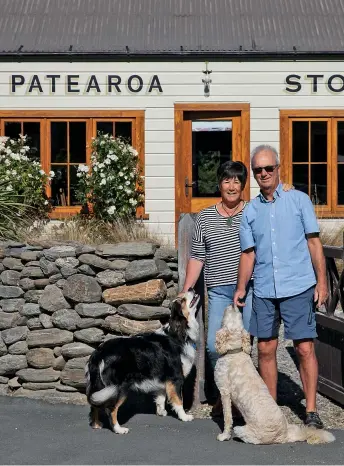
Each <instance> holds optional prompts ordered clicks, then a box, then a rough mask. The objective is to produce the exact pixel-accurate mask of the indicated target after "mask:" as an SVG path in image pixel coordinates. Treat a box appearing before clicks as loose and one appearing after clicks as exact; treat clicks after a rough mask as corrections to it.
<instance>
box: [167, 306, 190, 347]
mask: <svg viewBox="0 0 344 466" xmlns="http://www.w3.org/2000/svg"><path fill="white" fill-rule="evenodd" d="M183 304H184V306H185V300H183V299H180V298H177V299H175V300H174V301H173V303H172V307H171V317H170V330H171V332H173V333H175V334H176V335H178V337H179V338H183V337H184V334H185V332H186V328H187V316H185V314H184V312H183V311H184V310H185V309H184V306H183Z"/></svg>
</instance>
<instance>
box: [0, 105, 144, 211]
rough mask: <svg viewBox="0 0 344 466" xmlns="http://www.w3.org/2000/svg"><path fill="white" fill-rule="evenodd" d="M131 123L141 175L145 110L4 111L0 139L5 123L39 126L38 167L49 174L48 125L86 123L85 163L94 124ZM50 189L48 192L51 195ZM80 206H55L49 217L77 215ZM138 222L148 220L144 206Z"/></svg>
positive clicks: (1, 115)
mask: <svg viewBox="0 0 344 466" xmlns="http://www.w3.org/2000/svg"><path fill="white" fill-rule="evenodd" d="M98 120H102V121H106V120H108V121H111V120H119V121H132V122H135V124H133V141H132V143H133V147H134V148H135V149H136V150H137V151H138V153H139V163H140V167H141V174H142V176H144V174H145V173H144V171H145V152H144V150H145V140H144V136H145V134H144V122H145V111H144V110H88V109H85V110H3V111H0V136H1V135H4V124H5V121H13V122H18V121H20V122H24V121H25V122H29V121H35V122H39V123H40V125H41V128H40V136H41V165H42V169H43V170H44V171H45V172H46V173H48V172H49V170H50V165H51V161H50V160H49V157H50V131H49V127H48V126H49V124H50V121H86V143H87V148H86V163H88V164H89V163H90V159H91V140H92V137H93V136H95V135H96V134H95V132H96V121H98ZM50 189H51V188H50V186H49V187H48V189H47V191H48V194H49V193H50ZM80 208H81V206H66V207H65V206H63V207H61V206H58V207H55V208H54V210H53V211H52V212H51V214H50V218H52V219H62V218H66V217H69V216H72V215H75V214H77V213H78V212H80ZM136 217H137V218H138V219H143V220H148V219H149V216H148V215H147V214H146V212H145V205H143V206H142V207H138V208H137V210H136Z"/></svg>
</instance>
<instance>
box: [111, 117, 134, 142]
mask: <svg viewBox="0 0 344 466" xmlns="http://www.w3.org/2000/svg"><path fill="white" fill-rule="evenodd" d="M115 135H116V138H118V137H121V138H123V139H125V140H126V141H127V142H128V143H129V144H132V141H131V121H122V122H119V121H116V123H115Z"/></svg>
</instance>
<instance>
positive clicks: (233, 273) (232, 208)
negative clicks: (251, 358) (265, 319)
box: [183, 162, 252, 367]
mask: <svg viewBox="0 0 344 466" xmlns="http://www.w3.org/2000/svg"><path fill="white" fill-rule="evenodd" d="M217 178H218V185H219V190H220V194H221V201H220V202H219V203H218V204H216V205H213V206H211V207H207V208H206V209H204V210H202V211H201V212H200V213H199V214H198V216H197V219H196V223H195V230H194V234H193V238H192V249H191V256H190V259H189V262H188V265H187V269H186V277H185V282H184V287H183V292H184V291H186V290H188V289H189V288H190V287H194V286H195V284H196V282H197V280H198V278H199V276H200V273H201V271H202V269H203V266H204V278H205V283H206V287H207V293H208V335H207V350H208V352H209V357H210V361H211V364H212V366H213V367H215V364H216V361H217V358H218V355H217V353H216V350H215V334H216V332H217V330H219V329H220V328H221V322H222V316H223V312H224V309H225V308H226V307H227V306H228V305H229V304H232V303H233V296H234V292H235V287H236V282H237V275H238V268H239V259H240V253H241V249H240V239H239V227H240V221H241V217H242V211H243V209H244V208H245V206H246V204H247V202H245V201H244V200H243V199H242V194H243V190H244V187H245V184H246V180H247V169H246V167H245V165H244V164H243V163H241V162H225V163H224V164H222V165H221V166H220V167H219V169H218V171H217ZM245 303H246V306H245V307H244V308H243V321H244V327H245V329H248V328H249V323H250V318H251V305H252V281H251V282H250V283H249V285H248V287H247V296H246V299H245Z"/></svg>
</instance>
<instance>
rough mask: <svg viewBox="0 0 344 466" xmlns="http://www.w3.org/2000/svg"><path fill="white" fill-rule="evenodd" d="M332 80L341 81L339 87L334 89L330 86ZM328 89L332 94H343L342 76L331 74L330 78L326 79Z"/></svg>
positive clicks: (343, 83) (343, 78)
mask: <svg viewBox="0 0 344 466" xmlns="http://www.w3.org/2000/svg"><path fill="white" fill-rule="evenodd" d="M334 79H338V80H340V81H341V87H339V88H335V87H333V86H332V81H333V80H334ZM327 85H328V88H329V89H330V91H332V92H343V91H344V76H343V75H342V74H333V75H332V76H330V77H329V78H328V83H327Z"/></svg>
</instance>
